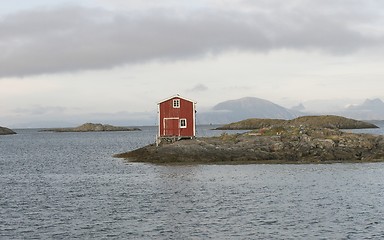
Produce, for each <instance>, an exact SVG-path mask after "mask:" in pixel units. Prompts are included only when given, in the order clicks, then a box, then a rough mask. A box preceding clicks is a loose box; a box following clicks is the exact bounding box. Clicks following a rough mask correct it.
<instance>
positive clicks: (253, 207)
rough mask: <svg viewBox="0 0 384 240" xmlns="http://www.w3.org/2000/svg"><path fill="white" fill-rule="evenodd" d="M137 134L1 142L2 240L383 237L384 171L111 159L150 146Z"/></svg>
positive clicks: (149, 139)
mask: <svg viewBox="0 0 384 240" xmlns="http://www.w3.org/2000/svg"><path fill="white" fill-rule="evenodd" d="M142 129H143V131H140V132H104V133H52V132H39V131H38V130H37V129H27V130H16V132H17V133H18V134H17V135H10V136H0V239H383V238H384V194H383V192H384V163H364V164H358V163H355V164H351V163H347V164H318V165H313V164H304V165H294V164H292V165H284V164H283V165H268V164H259V165H186V166H185V165H183V166H175V165H161V166H159V165H152V164H143V163H130V162H128V161H126V160H123V159H118V158H113V157H112V155H113V154H116V153H120V152H125V151H129V150H132V149H135V148H138V147H141V146H144V145H146V144H149V143H153V142H154V138H155V135H156V128H155V127H143V128H142ZM370 131H372V130H370ZM373 131H374V132H371V133H376V134H383V132H382V128H381V129H376V130H373ZM198 134H199V135H205V136H210V135H215V134H216V135H218V134H221V132H217V131H211V130H210V127H209V126H205V127H200V128H199V129H198Z"/></svg>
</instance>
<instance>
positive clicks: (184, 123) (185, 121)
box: [180, 118, 187, 128]
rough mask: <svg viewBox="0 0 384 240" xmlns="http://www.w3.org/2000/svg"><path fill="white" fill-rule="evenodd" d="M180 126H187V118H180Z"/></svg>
mask: <svg viewBox="0 0 384 240" xmlns="http://www.w3.org/2000/svg"><path fill="white" fill-rule="evenodd" d="M180 128H187V119H185V118H182V119H180Z"/></svg>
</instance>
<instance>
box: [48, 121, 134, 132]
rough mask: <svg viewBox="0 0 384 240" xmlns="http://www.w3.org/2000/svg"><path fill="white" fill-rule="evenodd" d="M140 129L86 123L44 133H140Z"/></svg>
mask: <svg viewBox="0 0 384 240" xmlns="http://www.w3.org/2000/svg"><path fill="white" fill-rule="evenodd" d="M140 130H141V129H139V128H128V127H116V126H112V125H108V124H105V125H103V124H100V123H85V124H83V125H81V126H78V127H75V128H49V129H44V130H42V131H43V132H112V131H140Z"/></svg>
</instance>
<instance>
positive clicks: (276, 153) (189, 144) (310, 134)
mask: <svg viewBox="0 0 384 240" xmlns="http://www.w3.org/2000/svg"><path fill="white" fill-rule="evenodd" d="M324 119H325V116H319V117H310V120H311V121H308V117H304V118H298V119H294V120H291V121H284V120H282V121H273V122H274V123H273V124H269V125H268V126H263V127H260V128H259V129H255V130H252V131H249V132H246V133H242V134H232V135H230V134H227V133H223V134H222V135H221V136H217V137H207V138H196V139H192V140H181V141H176V142H173V143H167V142H163V143H161V144H160V145H159V146H156V145H155V144H152V145H148V146H145V147H143V148H139V149H136V150H133V151H131V152H127V153H122V154H117V155H115V157H120V158H125V159H128V160H129V161H132V162H148V163H158V164H167V163H178V164H194V163H204V164H210V163H212V164H246V163H334V162H374V161H384V136H379V135H370V134H356V133H350V132H347V131H343V130H340V129H339V128H341V127H342V125H343V124H346V123H347V122H353V123H354V124H358V125H359V126H360V124H363V125H365V124H366V123H364V122H360V121H356V120H352V119H347V118H342V117H338V116H326V119H327V120H326V121H324ZM316 120H317V121H316ZM264 121H267V119H265V120H264ZM315 122H317V124H315ZM321 122H322V123H321ZM371 127H377V126H375V125H371ZM350 128H352V127H349V129H350ZM356 128H357V127H356Z"/></svg>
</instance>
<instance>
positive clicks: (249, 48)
mask: <svg viewBox="0 0 384 240" xmlns="http://www.w3.org/2000/svg"><path fill="white" fill-rule="evenodd" d="M0 47H1V49H2V50H1V52H0V126H7V127H13V128H21V127H50V126H64V125H65V126H67V125H76V124H77V125H78V124H82V123H84V122H95V121H103V123H122V124H124V125H141V124H143V125H147V124H152V125H154V124H155V122H151V121H153V120H152V119H153V118H151V117H152V116H153V115H154V114H156V111H157V102H158V101H160V100H162V99H165V98H167V97H169V96H172V95H175V94H181V95H182V96H184V97H187V98H189V99H193V100H195V101H196V102H197V109H198V110H199V111H209V109H210V107H212V106H214V105H215V104H217V103H219V102H222V101H225V100H230V99H238V98H242V97H247V96H250V97H258V98H263V99H266V100H269V101H272V102H274V103H277V104H280V105H282V106H284V107H292V106H294V105H298V104H299V103H305V102H309V101H316V100H319V99H320V100H321V99H327V100H329V99H334V100H335V101H338V100H343V102H344V103H345V99H348V101H350V104H356V103H359V101H363V100H364V99H367V98H381V99H384V91H383V89H384V81H383V80H384V2H383V1H381V0H364V1H361V0H290V1H286V0H194V1H189V0H162V1H158V0H92V1H91V0H76V1H71V0H55V1H51V0H34V1H27V0H12V1H8V0H0Z"/></svg>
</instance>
